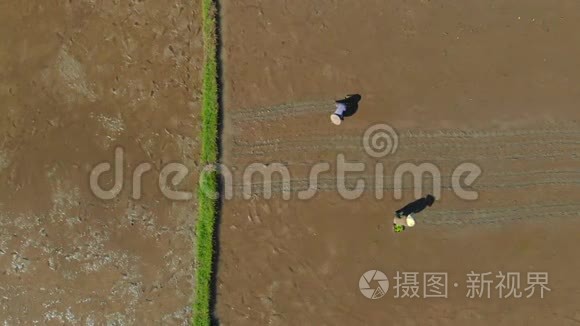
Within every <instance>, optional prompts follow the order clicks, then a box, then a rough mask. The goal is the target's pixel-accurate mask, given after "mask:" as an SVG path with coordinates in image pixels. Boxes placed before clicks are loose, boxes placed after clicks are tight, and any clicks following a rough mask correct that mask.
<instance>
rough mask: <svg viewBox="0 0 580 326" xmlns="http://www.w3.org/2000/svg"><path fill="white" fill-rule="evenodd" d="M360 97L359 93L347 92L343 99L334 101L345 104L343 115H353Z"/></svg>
mask: <svg viewBox="0 0 580 326" xmlns="http://www.w3.org/2000/svg"><path fill="white" fill-rule="evenodd" d="M361 99H362V96H360V94H349V95H347V96H346V97H345V98H344V99H342V100H338V101H336V103H343V104H344V105H345V106H346V111H345V112H344V115H343V116H344V117H351V116H353V115H354V114H355V113H356V111H358V102H360V100H361Z"/></svg>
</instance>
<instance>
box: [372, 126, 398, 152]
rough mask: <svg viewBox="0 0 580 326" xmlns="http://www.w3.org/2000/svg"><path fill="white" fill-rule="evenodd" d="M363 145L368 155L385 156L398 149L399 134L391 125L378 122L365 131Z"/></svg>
mask: <svg viewBox="0 0 580 326" xmlns="http://www.w3.org/2000/svg"><path fill="white" fill-rule="evenodd" d="M363 146H364V148H365V151H366V152H367V154H368V155H370V156H372V157H374V158H380V157H385V156H387V155H389V154H394V153H395V152H396V151H397V147H399V136H398V135H397V133H396V132H395V129H393V128H392V127H391V126H389V125H387V124H384V123H382V124H376V125H373V126H371V127H370V128H368V129H367V130H366V131H365V133H364V136H363Z"/></svg>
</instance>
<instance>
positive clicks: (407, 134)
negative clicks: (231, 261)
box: [231, 100, 580, 225]
mask: <svg viewBox="0 0 580 326" xmlns="http://www.w3.org/2000/svg"><path fill="white" fill-rule="evenodd" d="M333 109H334V101H331V100H328V101H312V102H303V103H295V104H283V105H277V106H271V107H264V108H259V109H255V110H244V111H238V112H235V113H233V114H232V118H233V120H234V121H236V122H243V121H267V120H269V121H274V120H279V119H282V118H288V117H298V116H301V115H307V114H312V113H328V112H331V111H332V110H333ZM274 123H275V122H274ZM272 126H274V125H271V127H272ZM236 128H237V129H238V133H237V138H235V139H233V147H232V149H231V153H232V157H233V158H234V162H232V163H234V165H235V167H236V168H237V169H236V170H243V169H244V167H245V166H246V165H247V163H248V162H264V163H266V161H267V162H285V163H283V165H284V166H285V167H286V168H288V169H289V170H291V171H292V172H296V171H294V170H296V169H297V170H298V171H300V172H299V173H294V174H292V173H291V178H289V179H286V180H281V178H279V177H278V178H276V177H273V180H272V181H271V182H269V183H266V184H264V182H262V181H261V180H253V181H252V183H251V184H246V185H245V187H244V184H243V183H241V182H239V183H236V182H233V185H232V190H233V193H234V194H236V196H237V195H240V194H243V193H244V190H245V189H248V188H249V186H250V185H251V188H249V189H251V192H252V194H253V195H254V196H260V195H263V194H265V193H268V192H269V191H268V189H271V193H272V194H280V193H282V192H284V191H288V192H290V193H298V192H301V191H307V190H316V191H317V192H318V191H319V192H339V190H340V189H343V188H346V189H355V188H356V185H357V183H358V182H360V180H362V181H364V191H365V192H367V193H368V192H372V191H375V192H378V191H385V193H384V196H389V195H388V192H390V191H393V190H402V191H403V192H407V193H408V192H412V191H414V190H415V185H414V184H413V181H414V180H407V179H403V180H402V183H399V184H398V185H397V186H395V184H396V183H395V176H394V175H386V176H384V177H381V178H380V179H377V177H375V176H374V175H372V174H371V173H372V171H374V169H373V168H371V169H370V170H368V169H367V170H365V171H366V172H361V173H353V172H351V173H349V174H347V176H344V177H343V178H339V177H337V176H336V175H329V174H327V175H326V176H325V174H321V175H320V176H319V178H318V179H317V180H315V181H316V182H315V184H311V183H312V181H311V180H310V178H309V176H308V172H307V170H305V169H304V168H305V167H309V166H310V167H311V166H314V165H315V164H316V163H319V162H324V161H326V162H329V163H330V164H331V165H332V164H333V163H332V162H336V156H337V155H338V154H347V156H346V158H347V161H348V162H365V163H371V162H372V163H383V164H384V166H385V170H386V171H389V172H391V173H392V172H393V171H391V170H392V169H394V168H395V167H396V164H398V163H402V162H417V163H419V162H432V163H434V164H436V165H437V166H438V167H440V168H442V170H444V171H446V172H447V173H441V176H440V179H441V182H440V189H441V190H442V191H443V192H444V193H449V194H451V191H452V190H453V189H452V188H453V187H452V181H453V180H452V179H453V178H457V176H453V175H451V174H450V173H449V172H450V171H451V170H449V169H448V168H449V167H450V166H451V165H457V164H459V163H462V162H467V161H470V162H477V164H478V165H480V167H481V168H482V169H483V171H484V172H483V174H482V175H481V176H480V177H479V179H477V181H476V182H475V183H474V184H473V185H472V186H471V187H468V188H466V189H469V190H474V191H480V192H492V193H493V192H497V191H514V192H518V191H519V192H521V191H522V190H523V189H526V191H529V190H531V189H539V188H540V187H549V188H550V189H552V190H554V191H557V190H558V189H561V187H566V186H568V187H569V186H572V187H577V186H580V167H579V168H578V169H576V168H575V166H576V165H577V161H578V159H579V158H580V157H579V151H578V150H579V149H580V128H578V127H577V126H576V125H568V124H566V123H564V124H558V125H557V126H556V125H550V126H549V127H545V128H535V129H499V130H493V129H487V130H454V129H442V130H429V131H427V130H423V131H420V130H397V136H398V140H399V147H398V151H397V152H396V153H394V154H392V155H389V156H387V157H385V158H382V159H378V160H375V159H373V158H371V157H369V156H368V155H367V154H366V153H365V149H364V146H363V144H364V142H365V139H364V137H363V134H364V131H361V132H360V134H352V130H349V131H346V134H343V135H336V134H330V131H329V133H328V134H325V133H324V131H315V132H314V133H315V134H307V133H304V132H299V133H297V134H293V135H292V136H291V137H288V135H283V134H280V133H279V132H278V131H277V130H276V129H275V128H274V129H273V131H272V133H271V134H270V138H269V139H255V137H253V136H252V135H251V134H250V133H245V132H244V129H243V128H242V127H241V125H240V124H237V123H236ZM313 156H314V157H315V159H314V158H313ZM527 161H534V164H535V165H537V166H539V167H540V168H542V167H544V166H545V167H546V169H536V170H529V171H525V170H521V168H520V167H519V163H525V162H527ZM455 163H457V164H455ZM556 164H557V167H558V169H556V166H555V165H556ZM371 165H373V164H371ZM373 167H374V165H373ZM389 172H386V173H385V174H389ZM444 174H446V175H444ZM433 177H434V176H433V175H431V174H429V173H425V174H424V175H423V176H422V178H423V179H422V180H421V182H422V184H423V185H426V186H427V188H425V189H429V187H430V186H431V187H433V186H434V183H433ZM379 180H381V181H379ZM239 181H241V179H240V180H239ZM379 198H382V197H379ZM537 204H538V205H529V206H521V207H519V206H513V207H505V208H490V209H485V210H483V209H482V210H462V211H452V210H439V211H437V210H434V211H433V212H430V214H429V219H425V221H424V223H425V224H429V225H439V224H445V225H452V224H455V225H464V224H493V223H503V222H509V221H515V220H520V219H528V218H542V217H544V218H551V217H576V216H578V214H579V213H577V211H578V208H579V207H578V206H580V204H578V205H576V204H545V205H543V204H541V203H537Z"/></svg>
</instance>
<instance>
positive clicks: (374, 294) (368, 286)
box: [358, 269, 389, 300]
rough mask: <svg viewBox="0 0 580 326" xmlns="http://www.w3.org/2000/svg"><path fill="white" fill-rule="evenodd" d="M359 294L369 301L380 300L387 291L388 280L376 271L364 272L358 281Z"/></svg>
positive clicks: (383, 274)
mask: <svg viewBox="0 0 580 326" xmlns="http://www.w3.org/2000/svg"><path fill="white" fill-rule="evenodd" d="M358 287H359V289H360V292H361V293H362V294H363V295H364V296H365V297H367V298H369V299H373V300H376V299H380V298H382V297H383V296H385V294H387V291H388V290H389V279H388V278H387V275H385V273H383V272H381V271H378V270H376V269H373V270H370V271H367V272H365V273H364V274H363V275H362V276H361V277H360V279H359V280H358Z"/></svg>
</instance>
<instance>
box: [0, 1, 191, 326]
mask: <svg viewBox="0 0 580 326" xmlns="http://www.w3.org/2000/svg"><path fill="white" fill-rule="evenodd" d="M198 13H199V3H198V1H181V0H176V1H169V2H168V1H158V0H155V1H107V2H104V1H66V2H65V1H58V2H54V1H53V2H51V3H50V4H49V3H45V2H44V1H4V2H2V4H0V34H1V37H0V39H1V40H2V42H1V47H2V49H1V51H0V65H1V66H2V69H1V71H0V102H1V103H2V109H1V115H2V118H1V119H0V184H2V185H3V187H2V191H0V323H2V324H3V325H31V324H42V325H63V324H67V325H105V324H107V325H145V324H164V325H170V324H171V325H177V324H182V325H187V324H189V320H190V316H191V302H192V294H193V290H194V284H193V270H192V269H193V268H192V267H193V256H192V255H193V250H192V234H193V230H192V229H193V223H194V219H195V209H194V206H193V203H192V202H186V203H184V202H172V201H170V200H167V199H164V197H163V196H162V195H161V193H160V191H159V188H158V186H157V179H156V177H155V176H156V175H158V174H159V169H160V168H161V167H162V166H163V165H164V164H166V163H168V162H171V161H179V162H184V163H185V164H186V165H187V166H188V167H189V168H190V169H192V170H194V171H195V169H196V167H195V164H196V163H195V162H196V161H197V160H198V155H197V153H198V148H199V144H198V141H197V140H196V138H195V137H196V136H197V134H198V132H199V123H198V121H199V107H200V106H199V96H200V94H199V85H200V65H201V59H202V57H201V53H202V42H201V34H200V20H199V15H198ZM117 146H122V147H123V148H124V149H125V174H124V188H123V191H122V192H121V194H120V195H119V197H117V198H116V199H115V200H111V201H104V200H100V199H98V198H96V197H95V196H94V195H93V194H92V192H91V190H90V188H89V172H90V170H91V169H92V168H93V166H95V165H96V164H98V163H100V162H103V161H108V162H111V163H112V162H114V150H115V148H116V147H117ZM142 162H149V163H151V164H152V165H153V166H154V168H153V171H150V172H149V173H148V174H146V175H145V177H144V182H143V191H144V194H143V197H142V198H141V199H140V200H133V199H131V198H129V196H130V194H131V191H132V190H131V187H130V185H131V182H130V181H131V179H132V168H134V167H135V166H136V165H137V164H139V163H142ZM194 174H195V173H194ZM194 177H195V176H194ZM189 178H190V179H189V180H188V181H187V182H185V183H183V184H182V185H181V186H180V188H182V189H186V190H194V188H195V183H194V182H193V180H194V178H192V177H191V176H190V177H189ZM102 183H103V184H102V185H103V188H108V187H110V185H111V184H112V175H111V174H106V176H103V180H102Z"/></svg>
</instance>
